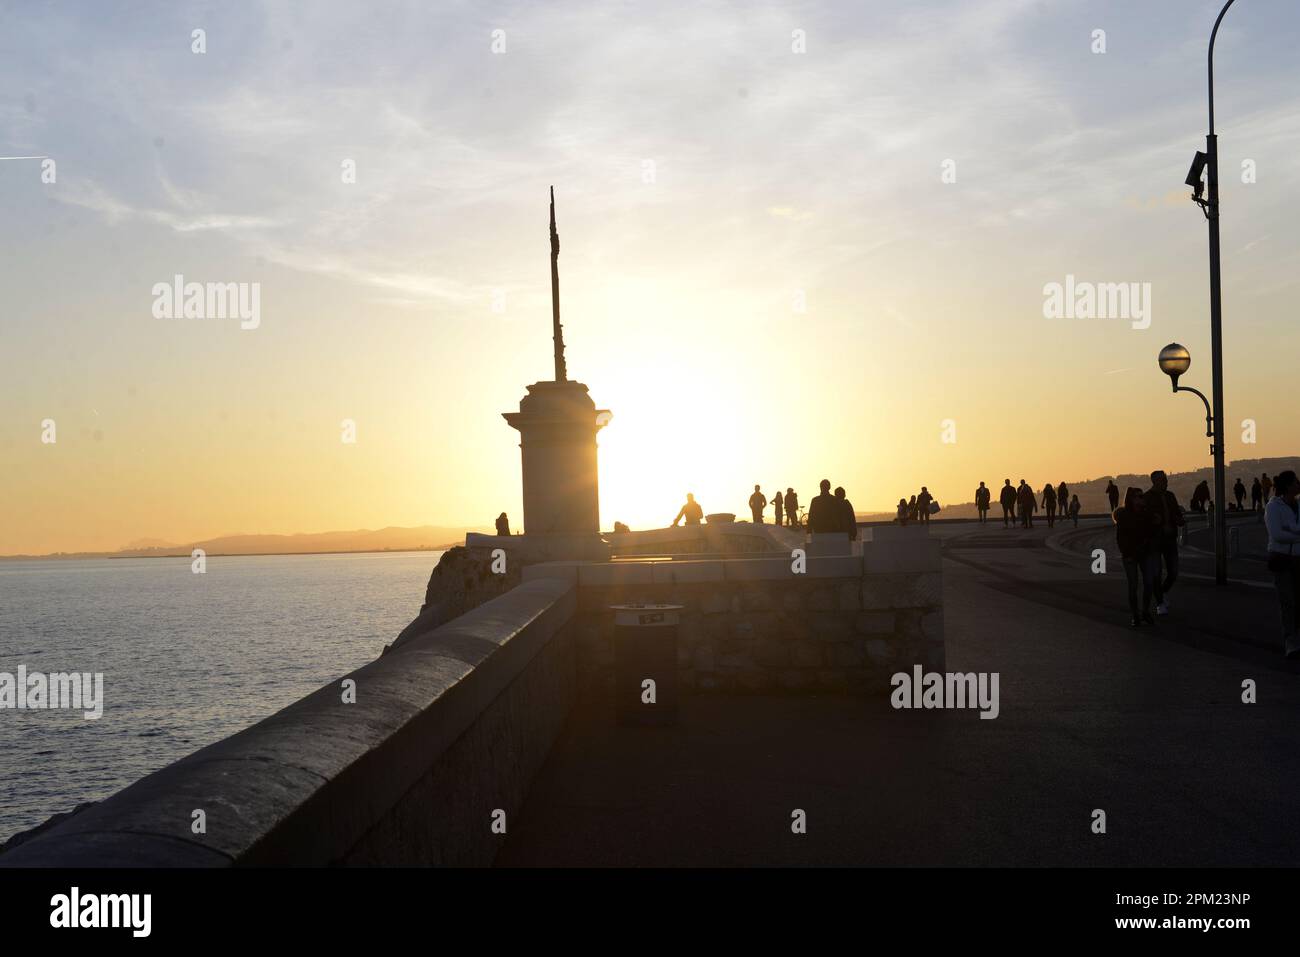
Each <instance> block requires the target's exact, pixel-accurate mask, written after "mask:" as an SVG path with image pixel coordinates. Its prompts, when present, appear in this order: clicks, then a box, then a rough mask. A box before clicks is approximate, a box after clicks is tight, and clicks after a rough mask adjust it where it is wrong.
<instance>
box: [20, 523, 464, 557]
mask: <svg viewBox="0 0 1300 957" xmlns="http://www.w3.org/2000/svg"><path fill="white" fill-rule="evenodd" d="M482 531H488V529H487V528H485V527H476V528H469V527H466V528H446V527H442V526H437V525H420V526H418V527H416V528H397V527H389V528H381V529H377V530H372V529H366V528H362V529H356V530H353V531H345V532H303V533H299V534H296V535H223V536H220V537H219V538H209V539H206V540H204V541H198V542H188V543H184V544H177V545H168V544H157V545H155V544H149V543H148V540H141V541H136V542H132V543H131V544H129V545H127V546H125V547H123V548H121V549H119V550H117V551H115V552H79V553H75V554H73V553H59V554H57V555H44V556H35V555H27V556H23V555H12V556H6V557H10V558H37V557H40V558H166V557H172V556H186V557H188V556H189V555H190V554H191V552H193V550H194V549H196V548H201V549H203V550H204V551H205V552H206V553H207V554H209V555H303V554H309V553H312V552H405V551H421V550H429V549H439V548H445V547H446V546H448V545H451V544H460V543H462V542H463V541H464V540H465V533H466V532H482Z"/></svg>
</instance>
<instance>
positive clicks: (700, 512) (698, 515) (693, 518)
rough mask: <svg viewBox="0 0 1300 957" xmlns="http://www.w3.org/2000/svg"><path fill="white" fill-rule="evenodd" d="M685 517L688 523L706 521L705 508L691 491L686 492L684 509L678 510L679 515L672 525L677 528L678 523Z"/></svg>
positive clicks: (695, 523) (696, 523) (694, 523)
mask: <svg viewBox="0 0 1300 957" xmlns="http://www.w3.org/2000/svg"><path fill="white" fill-rule="evenodd" d="M683 518H685V519H686V524H687V525H698V524H700V522H702V521H704V509H703V508H701V507H700V504H699V503H698V502H697V501H695V495H694V494H693V493H691V492H687V493H686V504H685V505H683V506H682V510H681V511H680V512H678V513H677V517H676V518H675V519H673V524H672V527H673V528H676V527H677V523H678V522H680V521H681V520H682V519H683Z"/></svg>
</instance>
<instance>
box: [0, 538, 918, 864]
mask: <svg viewBox="0 0 1300 957" xmlns="http://www.w3.org/2000/svg"><path fill="white" fill-rule="evenodd" d="M682 535H686V536H689V537H693V538H692V541H691V542H688V544H692V542H694V541H699V542H700V544H701V547H707V548H709V549H711V550H712V551H715V552H716V551H723V552H724V554H725V555H727V556H734V557H718V558H713V557H709V555H708V554H707V553H706V554H701V553H699V552H696V553H694V554H688V555H685V556H682V557H680V558H673V557H666V556H662V555H660V556H659V557H655V558H649V557H647V558H642V559H631V560H627V561H612V562H611V561H602V562H549V563H539V564H533V565H527V566H526V567H523V568H522V569H518V568H516V569H513V570H512V573H511V574H512V576H514V575H519V576H520V578H521V579H522V581H521V583H520V584H518V585H517V586H516V587H513V588H511V589H510V590H508V591H505V592H504V593H503V594H499V595H497V597H493V598H490V599H489V600H484V599H487V598H488V596H489V595H491V594H493V593H494V591H495V590H496V589H497V588H498V587H504V584H505V583H502V584H501V585H500V586H498V584H497V583H493V582H489V581H484V580H482V579H483V575H482V574H481V571H482V567H481V566H482V562H481V561H480V558H481V556H478V557H476V556H475V555H474V554H473V552H474V550H473V549H470V550H469V551H470V554H468V555H466V556H459V557H453V559H452V560H449V561H448V565H447V567H446V568H444V569H442V570H441V576H439V574H438V573H435V578H436V579H438V581H440V582H441V581H444V580H445V581H446V582H450V583H451V584H450V585H446V586H445V587H444V586H442V585H440V586H439V587H437V588H433V587H431V589H430V595H429V596H426V608H425V613H424V615H422V617H421V618H417V620H416V621H415V622H413V623H412V625H411V626H410V627H408V628H407V629H406V630H404V631H403V633H402V640H401V641H400V642H399V643H395V644H394V646H393V647H391V648H390V649H389V650H388V651H387V653H386V654H384V655H383V656H382V657H380V658H379V659H378V660H376V661H373V662H371V663H370V664H368V665H366V666H364V667H362V668H359V669H357V670H356V671H354V672H352V673H350V674H348V675H346V676H343V677H341V678H340V679H339V680H338V681H335V682H331V683H330V684H328V685H326V686H325V687H323V688H321V689H319V690H318V691H316V692H314V693H313V694H311V695H309V696H308V697H306V698H304V699H302V700H301V701H298V702H295V703H294V704H292V705H290V706H289V707H287V708H285V709H283V710H282V711H280V712H278V713H276V714H274V715H272V716H271V717H269V718H267V719H265V720H263V721H260V722H258V723H257V724H255V725H253V726H252V727H250V728H248V729H246V730H244V731H242V732H240V733H239V734H236V735H233V736H232V737H230V738H227V739H225V740H223V741H219V742H217V743H215V744H212V745H210V746H208V747H206V748H203V749H202V750H200V751H197V752H195V753H194V754H192V755H190V756H188V757H186V758H183V759H182V760H180V761H177V762H175V763H173V764H171V765H169V766H168V767H166V768H163V769H162V770H160V771H158V772H156V773H154V774H151V775H148V776H147V777H145V778H143V779H141V780H140V781H138V782H136V783H135V784H133V785H131V786H130V787H128V788H126V789H124V790H122V791H120V792H118V793H117V794H115V795H113V796H112V797H110V798H108V799H106V800H104V801H101V802H99V803H98V804H95V805H93V806H90V807H88V808H86V809H84V810H80V811H79V812H78V813H75V814H73V815H71V816H69V817H66V818H64V819H62V820H59V821H57V822H53V823H51V824H50V825H49V826H46V827H43V828H41V829H38V832H36V833H32V834H28V835H24V840H23V841H22V842H21V843H18V844H17V845H16V846H12V847H11V848H10V849H9V850H6V851H5V852H4V853H3V854H0V867H32V866H78V867H123V866H161V867H190V866H197V867H225V866H233V865H270V864H275V865H285V864H294V865H389V866H391V865H464V866H478V865H486V864H489V863H491V862H492V860H493V858H494V856H495V854H496V850H497V847H498V844H499V842H500V841H501V840H502V839H503V838H502V835H501V833H500V831H499V829H494V828H493V823H494V821H495V822H497V823H500V822H501V821H502V819H503V818H502V816H504V822H505V823H506V825H507V827H508V823H509V821H510V819H511V818H512V817H513V816H514V815H516V814H517V813H518V812H519V810H520V809H521V808H522V806H523V803H524V800H525V798H526V795H527V791H528V788H529V786H530V784H531V782H532V780H533V778H534V776H535V775H536V773H537V771H538V770H539V769H540V767H541V766H542V764H543V762H544V761H545V760H546V756H547V753H548V752H549V750H550V748H551V745H552V743H553V742H554V740H555V738H556V736H557V735H558V734H559V733H560V730H561V728H562V727H563V725H564V722H565V720H566V718H567V716H568V714H569V712H570V710H571V709H572V707H573V704H574V702H575V701H576V700H577V697H578V696H579V695H581V694H585V693H603V691H604V690H607V689H608V687H610V686H611V685H612V682H613V670H612V669H613V657H614V655H613V643H614V641H615V631H614V625H613V613H612V612H611V611H610V610H609V606H610V605H613V604H619V603H625V602H671V603H675V604H681V605H683V606H684V609H683V613H682V614H683V617H682V624H681V628H680V636H679V645H678V669H679V675H680V679H681V682H682V684H683V685H684V687H685V689H687V691H689V692H693V693H698V694H708V693H716V692H773V691H775V692H787V693H799V692H818V691H828V692H829V691H848V692H854V693H862V694H869V695H876V694H880V695H884V694H887V693H888V691H889V678H890V676H891V675H892V674H893V673H894V672H896V671H900V670H910V668H911V667H912V666H913V665H915V664H923V665H924V666H925V667H926V668H927V670H937V671H942V670H944V646H943V607H942V606H943V602H942V580H941V573H940V555H939V543H938V542H937V541H933V540H931V539H929V537H928V536H927V535H925V533H924V531H923V530H919V529H915V530H914V529H897V528H887V527H882V528H877V529H873V530H869V531H868V536H867V539H868V540H867V541H865V542H863V543H861V545H860V546H859V547H858V548H857V549H856V551H858V553H857V554H836V555H823V554H819V552H820V551H822V550H824V549H818V548H812V547H809V548H808V549H805V550H804V551H806V552H807V553H808V554H807V555H806V557H805V556H804V555H803V554H802V553H801V554H799V555H797V556H796V555H795V554H791V552H792V551H793V549H794V548H799V547H800V542H801V540H800V539H798V538H791V537H790V536H789V535H788V533H781V532H779V531H773V530H755V529H743V528H741V529H732V530H730V531H722V530H718V531H715V532H712V533H710V532H707V531H705V532H700V531H699V530H695V531H691V532H686V531H685V530H682V531H681V532H675V533H673V534H672V535H669V536H658V537H656V536H649V537H648V538H645V539H644V540H642V541H641V542H639V543H637V544H638V545H639V546H644V547H646V548H647V549H649V548H651V547H654V546H660V545H664V544H672V543H673V542H676V541H679V540H680V536H682ZM705 536H712V537H705ZM764 542H766V547H765V548H762V550H758V551H750V549H758V548H759V547H760V546H762V545H763V544H764ZM792 543H793V547H792ZM507 544H508V543H507ZM827 544H828V543H827V542H822V545H827ZM830 544H833V543H830ZM845 545H846V546H847V543H845ZM841 550H842V549H841ZM737 552H740V554H737ZM449 554H450V553H449ZM520 572H522V574H521V575H520ZM448 589H450V590H448ZM444 592H445V594H444ZM477 601H483V603H482V604H479V605H478V606H477V607H475V608H473V609H472V610H470V611H467V612H465V613H464V614H461V615H459V616H458V617H456V618H454V619H453V620H451V621H449V622H447V623H445V624H441V625H437V626H436V627H435V626H434V625H435V624H436V622H437V621H439V620H440V618H441V614H442V613H443V612H441V611H438V612H436V613H435V612H434V611H432V610H436V609H445V608H446V607H450V606H449V605H447V604H446V602H462V603H464V604H465V605H468V604H470V603H473V602H477ZM349 689H353V690H354V692H355V694H354V695H353V696H351V699H350V696H349ZM200 821H201V823H202V827H199V826H198V823H199V822H200Z"/></svg>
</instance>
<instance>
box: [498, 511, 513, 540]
mask: <svg viewBox="0 0 1300 957" xmlns="http://www.w3.org/2000/svg"><path fill="white" fill-rule="evenodd" d="M497 534H498V535H509V534H510V519H508V518H506V513H505V512H502V513H501V514H500V515H498V516H497Z"/></svg>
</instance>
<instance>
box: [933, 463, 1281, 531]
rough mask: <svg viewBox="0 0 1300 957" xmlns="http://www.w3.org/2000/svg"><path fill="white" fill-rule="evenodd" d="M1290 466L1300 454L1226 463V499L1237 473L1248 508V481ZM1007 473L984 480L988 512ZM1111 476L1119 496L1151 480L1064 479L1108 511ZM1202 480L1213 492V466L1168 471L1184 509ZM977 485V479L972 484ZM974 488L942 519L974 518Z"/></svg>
mask: <svg viewBox="0 0 1300 957" xmlns="http://www.w3.org/2000/svg"><path fill="white" fill-rule="evenodd" d="M1287 469H1292V470H1293V471H1295V472H1298V473H1300V456H1292V457H1284V458H1275V459H1238V460H1237V461H1235V462H1229V463H1228V466H1227V469H1226V472H1227V485H1228V487H1227V494H1228V501H1229V502H1231V501H1234V499H1233V497H1232V486H1233V483H1234V482H1236V481H1237V478H1238V476H1240V478H1241V482H1242V484H1243V485H1245V486H1246V500H1245V501H1246V507H1247V508H1249V507H1250V482H1251V478H1252V477H1257V476H1259V475H1260V474H1261V473H1268V476H1269V477H1270V478H1272V477H1273V476H1275V475H1277V473H1278V472H1283V471H1285V470H1287ZM1006 477H1007V476H1005V475H1004V476H1002V477H1001V478H998V479H995V480H994V481H988V480H987V479H986V480H985V481H986V483H987V484H988V486H989V487H990V488H991V489H993V511H992V512H991V513H990V514H998V515H1001V514H1002V509H1001V507H1000V506H999V505H998V491H999V489H1001V487H1002V479H1004V478H1006ZM1022 477H1023V478H1024V479H1025V480H1026V481H1027V482H1029V484H1030V485H1032V486H1033V487H1034V491H1035V492H1038V493H1041V492H1042V490H1043V486H1044V485H1046V484H1047V478H1048V477H1046V476H1038V478H1037V479H1034V478H1033V477H1031V476H1028V475H1025V476H1020V475H1014V476H1012V477H1011V484H1012V485H1015V484H1016V483H1018V482H1019V481H1020V479H1021V478H1022ZM1112 478H1113V479H1114V480H1115V484H1116V485H1118V486H1119V493H1120V496H1121V498H1122V497H1123V495H1124V490H1125V489H1127V488H1128V487H1129V486H1130V485H1134V486H1137V487H1138V488H1141V489H1146V488H1149V487H1150V485H1151V479H1150V477H1149V475H1148V474H1143V475H1135V474H1132V473H1126V474H1123V475H1103V476H1102V477H1101V478H1094V479H1084V480H1083V481H1073V482H1072V481H1070V480H1069V479H1066V480H1065V484H1066V485H1068V486H1069V487H1070V494H1071V495H1077V496H1079V505H1080V507H1081V508H1082V509H1083V511H1084V512H1107V511H1110V503H1109V502H1108V501H1107V499H1106V482H1107V480H1108V479H1112ZM1060 482H1061V480H1060V478H1059V477H1058V478H1053V479H1052V484H1054V485H1059V484H1060ZM1201 482H1209V483H1210V494H1213V493H1214V469H1213V468H1212V467H1210V466H1206V467H1205V468H1202V469H1197V470H1196V471H1195V472H1170V473H1169V489H1170V491H1172V492H1173V493H1174V495H1175V496H1176V497H1177V498H1178V501H1179V503H1180V504H1181V505H1182V506H1183V508H1187V506H1188V503H1189V502H1190V501H1191V498H1192V490H1193V489H1194V488H1196V486H1197V485H1198V484H1200V483H1201ZM975 484H976V485H978V484H979V483H978V481H977V482H976V483H975ZM974 491H975V490H974V489H971V493H972V499H971V501H969V502H963V503H961V504H960V505H948V504H947V503H941V504H943V512H942V517H944V518H974V517H976V516H977V515H978V514H979V513H978V512H977V511H976V509H975V501H974V497H973V496H974Z"/></svg>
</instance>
